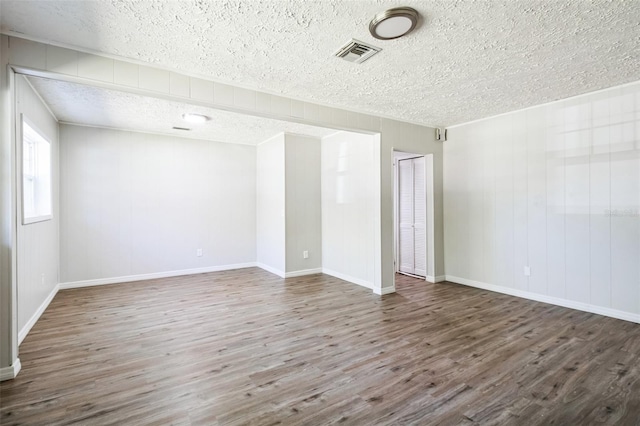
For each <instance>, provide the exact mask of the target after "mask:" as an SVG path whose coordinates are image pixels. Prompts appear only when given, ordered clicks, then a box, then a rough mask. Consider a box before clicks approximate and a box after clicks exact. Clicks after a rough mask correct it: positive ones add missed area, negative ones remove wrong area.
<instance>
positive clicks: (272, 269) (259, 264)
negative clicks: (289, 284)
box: [256, 262, 284, 278]
mask: <svg viewBox="0 0 640 426" xmlns="http://www.w3.org/2000/svg"><path fill="white" fill-rule="evenodd" d="M256 266H257V267H258V268H261V269H264V270H265V271H267V272H271V273H272V274H276V275H277V276H279V277H280V278H284V272H283V271H281V270H280V269H276V268H272V267H271V266H269V265H265V264H264V263H260V262H258V263H256Z"/></svg>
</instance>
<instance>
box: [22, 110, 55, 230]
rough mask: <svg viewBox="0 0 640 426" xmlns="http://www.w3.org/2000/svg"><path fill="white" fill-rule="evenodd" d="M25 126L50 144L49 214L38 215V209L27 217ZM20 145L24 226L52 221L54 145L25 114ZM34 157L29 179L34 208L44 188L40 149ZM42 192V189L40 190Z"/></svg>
mask: <svg viewBox="0 0 640 426" xmlns="http://www.w3.org/2000/svg"><path fill="white" fill-rule="evenodd" d="M25 124H26V125H27V126H29V127H30V128H31V130H33V131H34V132H35V133H36V134H37V135H38V136H39V137H40V138H42V140H43V141H44V142H45V143H47V144H48V146H49V158H48V163H49V164H48V168H47V172H48V179H47V180H48V182H47V183H45V184H46V185H47V186H48V200H47V202H48V207H49V209H48V210H49V212H48V213H45V214H38V212H37V209H36V212H35V213H36V214H35V215H33V216H27V209H26V197H27V195H28V194H27V192H26V191H25V179H26V178H27V175H26V172H27V170H25V164H24V158H25V149H26V146H27V142H25ZM19 142H20V145H19V152H20V205H21V211H22V215H21V216H22V224H23V225H30V224H32V223H38V222H44V221H47V220H51V219H53V164H52V162H53V161H52V159H53V155H52V151H53V144H52V143H51V140H50V139H49V138H48V137H47V136H46V135H45V133H44V132H42V130H40V128H38V126H37V125H35V124H34V122H33V121H32V120H30V119H29V118H28V117H27V116H26V115H25V114H24V113H22V114H20V141H19ZM31 156H32V157H35V158H33V161H34V165H33V169H34V170H31V172H32V174H30V175H29V177H30V178H31V180H32V181H33V183H32V185H33V194H32V195H33V198H34V200H33V204H34V206H37V205H38V202H37V199H38V196H37V195H38V190H39V188H41V187H42V185H43V183H42V182H39V180H42V177H40V175H39V170H38V164H37V162H38V161H41V160H39V158H38V157H39V155H38V147H37V146H35V144H34V146H33V152H32V155H31ZM40 190H41V189H40Z"/></svg>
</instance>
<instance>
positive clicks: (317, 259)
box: [285, 133, 322, 273]
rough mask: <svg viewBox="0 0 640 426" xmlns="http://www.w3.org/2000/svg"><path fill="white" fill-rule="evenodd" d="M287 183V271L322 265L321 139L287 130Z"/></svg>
mask: <svg viewBox="0 0 640 426" xmlns="http://www.w3.org/2000/svg"><path fill="white" fill-rule="evenodd" d="M285 186H286V190H285V204H286V243H285V247H286V264H285V272H287V273H292V272H296V271H309V270H316V269H318V268H321V267H322V219H321V214H320V212H321V203H320V198H321V195H320V186H321V185H320V139H317V138H313V137H308V136H301V135H293V134H288V133H286V134H285ZM303 251H307V252H308V255H309V257H308V258H307V259H304V258H303V256H302V254H303V253H302V252H303Z"/></svg>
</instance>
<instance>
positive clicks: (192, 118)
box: [182, 113, 209, 124]
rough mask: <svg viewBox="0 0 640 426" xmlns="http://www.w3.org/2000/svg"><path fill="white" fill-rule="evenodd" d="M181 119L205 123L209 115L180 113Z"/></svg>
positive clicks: (194, 122)
mask: <svg viewBox="0 0 640 426" xmlns="http://www.w3.org/2000/svg"><path fill="white" fill-rule="evenodd" d="M182 119H183V120H184V121H186V122H189V123H193V124H202V123H205V122H206V121H207V120H209V117H207V116H206V115H202V114H191V113H186V114H182Z"/></svg>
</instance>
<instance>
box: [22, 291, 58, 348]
mask: <svg viewBox="0 0 640 426" xmlns="http://www.w3.org/2000/svg"><path fill="white" fill-rule="evenodd" d="M59 289H60V284H56V286H55V287H54V288H53V290H51V293H49V295H48V296H47V298H46V299H44V302H42V304H41V305H40V306H39V307H38V309H37V310H36V312H35V313H34V314H33V315H32V316H31V318H29V321H27V323H26V324H25V325H24V327H22V330H20V331H19V332H18V345H20V344H21V343H22V341H23V340H24V338H25V337H27V334H29V332H30V331H31V329H32V328H33V326H34V325H35V324H36V322H38V320H39V319H40V316H41V315H42V314H43V313H44V311H46V310H47V307H48V306H49V304H50V303H51V301H52V300H53V298H54V297H56V294H58V290H59Z"/></svg>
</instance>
